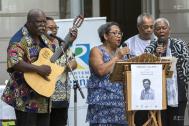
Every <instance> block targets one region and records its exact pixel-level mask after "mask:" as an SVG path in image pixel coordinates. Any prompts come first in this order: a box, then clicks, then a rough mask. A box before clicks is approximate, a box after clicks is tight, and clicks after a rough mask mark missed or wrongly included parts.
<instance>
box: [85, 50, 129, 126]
mask: <svg viewBox="0 0 189 126" xmlns="http://www.w3.org/2000/svg"><path fill="white" fill-rule="evenodd" d="M97 48H98V49H99V50H100V51H101V52H102V54H103V60H104V62H109V61H110V60H111V56H110V55H109V54H108V53H107V52H106V51H105V50H104V48H103V47H102V46H98V47H97ZM90 72H91V76H90V78H89V81H88V85H87V88H88V96H87V103H88V112H87V119H86V121H89V122H90V126H127V122H126V117H125V115H126V113H125V104H124V96H123V84H122V83H111V82H110V80H109V76H110V75H109V74H107V75H105V76H103V77H99V76H98V75H97V74H95V72H94V70H93V69H92V67H90Z"/></svg>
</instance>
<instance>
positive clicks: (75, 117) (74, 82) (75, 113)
mask: <svg viewBox="0 0 189 126" xmlns="http://www.w3.org/2000/svg"><path fill="white" fill-rule="evenodd" d="M62 51H63V53H65V52H64V49H62ZM65 56H66V64H67V65H68V67H69V69H70V73H71V74H72V76H73V80H74V81H73V89H74V126H77V89H78V90H79V92H80V94H81V97H82V98H83V99H84V98H85V96H84V94H83V92H82V90H81V87H80V86H79V83H78V80H76V77H75V75H74V73H73V69H72V68H71V65H70V63H69V62H68V60H67V59H68V55H67V53H65Z"/></svg>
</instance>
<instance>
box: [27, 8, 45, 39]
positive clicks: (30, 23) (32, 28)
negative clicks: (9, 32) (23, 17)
mask: <svg viewBox="0 0 189 126" xmlns="http://www.w3.org/2000/svg"><path fill="white" fill-rule="evenodd" d="M26 27H27V28H28V31H29V32H30V33H31V34H32V35H33V36H36V35H37V36H39V35H41V34H43V33H45V29H46V15H45V13H44V12H43V11H42V10H40V9H32V10H30V11H29V12H28V16H27V23H26Z"/></svg>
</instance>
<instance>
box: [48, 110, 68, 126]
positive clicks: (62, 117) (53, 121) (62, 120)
mask: <svg viewBox="0 0 189 126" xmlns="http://www.w3.org/2000/svg"><path fill="white" fill-rule="evenodd" d="M67 119H68V108H67V107H66V108H52V109H51V114H50V126H65V125H66V124H67Z"/></svg>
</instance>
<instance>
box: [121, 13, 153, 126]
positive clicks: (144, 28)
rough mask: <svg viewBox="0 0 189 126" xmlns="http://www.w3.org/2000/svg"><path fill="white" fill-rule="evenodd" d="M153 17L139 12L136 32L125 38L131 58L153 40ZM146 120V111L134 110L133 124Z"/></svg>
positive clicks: (140, 125) (142, 122) (141, 123)
mask: <svg viewBox="0 0 189 126" xmlns="http://www.w3.org/2000/svg"><path fill="white" fill-rule="evenodd" d="M153 27H154V18H153V17H152V16H151V15H150V14H147V13H144V14H141V15H139V16H138V18H137V29H138V34H137V35H134V36H132V37H131V38H129V39H127V40H126V41H125V42H124V43H126V45H127V47H129V49H130V53H129V55H130V56H129V57H127V58H132V57H135V56H139V55H141V54H143V53H144V49H145V48H146V47H147V46H148V45H149V44H150V42H151V41H152V40H154V38H155V36H154V34H153ZM147 120H148V111H143V110H141V111H136V113H135V126H142V125H143V124H144V123H145V122H146V121H147Z"/></svg>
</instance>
